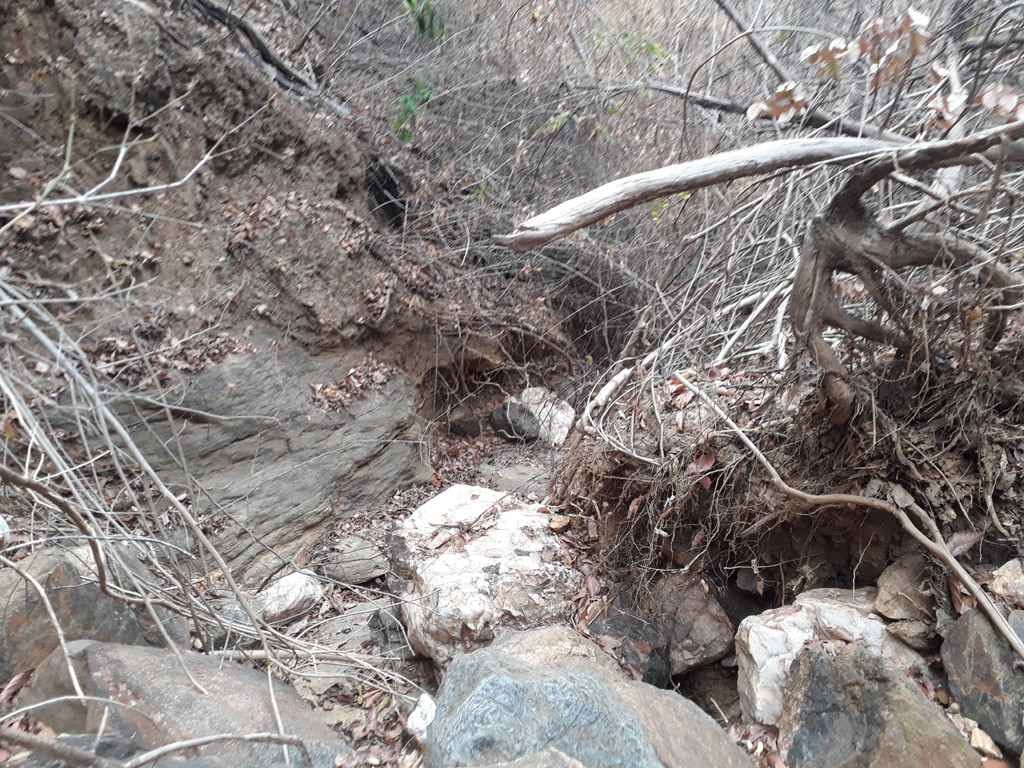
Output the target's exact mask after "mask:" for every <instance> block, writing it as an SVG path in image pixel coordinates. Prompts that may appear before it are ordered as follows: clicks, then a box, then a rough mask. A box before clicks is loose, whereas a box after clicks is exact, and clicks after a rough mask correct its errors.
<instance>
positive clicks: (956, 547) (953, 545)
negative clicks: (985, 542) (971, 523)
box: [946, 531, 985, 557]
mask: <svg viewBox="0 0 1024 768" xmlns="http://www.w3.org/2000/svg"><path fill="white" fill-rule="evenodd" d="M983 538H985V534H984V533H983V532H981V531H957V532H956V533H954V534H953V535H952V536H950V537H949V540H948V541H947V542H946V549H948V550H949V554H951V555H952V556H953V557H959V556H960V555H962V554H964V553H965V552H969V551H970V550H971V548H972V547H973V546H974V545H975V544H977V543H978V542H979V541H981V540H982V539H983Z"/></svg>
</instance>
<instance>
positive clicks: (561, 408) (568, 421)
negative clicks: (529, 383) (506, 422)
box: [519, 387, 576, 446]
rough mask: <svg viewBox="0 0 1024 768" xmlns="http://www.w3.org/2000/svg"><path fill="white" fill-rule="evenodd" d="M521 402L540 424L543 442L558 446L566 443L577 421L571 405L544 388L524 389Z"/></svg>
mask: <svg viewBox="0 0 1024 768" xmlns="http://www.w3.org/2000/svg"><path fill="white" fill-rule="evenodd" d="M519 401H520V402H521V403H522V404H523V405H525V406H526V407H527V408H528V409H529V410H530V413H532V414H533V415H534V416H536V417H537V421H539V422H540V439H541V440H543V441H544V442H546V443H550V444H551V445H556V446H557V445H561V444H562V443H564V442H565V438H566V437H568V436H569V430H570V429H572V424H573V421H575V420H576V412H575V411H574V410H573V409H572V406H571V405H569V404H568V403H567V402H565V400H562V399H561V398H560V397H558V396H557V395H555V394H553V393H551V392H549V391H548V390H546V389H544V387H530V388H529V389H524V390H523V393H522V394H521V395H519Z"/></svg>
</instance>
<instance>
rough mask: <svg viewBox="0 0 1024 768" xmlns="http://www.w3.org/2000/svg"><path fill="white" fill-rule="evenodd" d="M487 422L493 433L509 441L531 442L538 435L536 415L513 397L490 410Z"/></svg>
mask: <svg viewBox="0 0 1024 768" xmlns="http://www.w3.org/2000/svg"><path fill="white" fill-rule="evenodd" d="M487 423H488V424H489V425H490V426H491V429H493V430H494V434H496V435H497V436H498V437H500V438H502V439H503V440H508V441H509V442H511V443H532V442H533V441H534V440H537V439H538V438H539V437H540V422H539V421H538V420H537V417H536V416H534V415H533V412H532V411H531V410H530V409H529V408H527V407H526V406H525V405H523V404H522V403H521V402H519V400H517V399H516V398H514V397H510V398H509V399H508V400H506V401H505V402H504V403H502V404H501V405H500V406H498V407H497V408H495V409H494V410H493V411H491V413H490V415H488V417H487Z"/></svg>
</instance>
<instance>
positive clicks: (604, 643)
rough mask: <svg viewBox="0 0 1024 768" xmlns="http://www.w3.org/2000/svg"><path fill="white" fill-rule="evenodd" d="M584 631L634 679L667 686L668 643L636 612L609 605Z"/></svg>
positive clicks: (652, 625) (656, 628)
mask: <svg viewBox="0 0 1024 768" xmlns="http://www.w3.org/2000/svg"><path fill="white" fill-rule="evenodd" d="M587 629H588V631H589V632H590V634H591V636H592V637H593V638H594V639H595V640H596V641H597V642H598V644H599V645H600V646H601V647H602V648H604V649H605V650H606V651H608V653H610V654H612V655H613V656H614V657H615V658H616V659H617V660H618V662H619V664H621V665H622V666H623V667H624V668H625V669H628V670H629V671H630V673H631V674H632V675H633V677H634V679H640V680H643V681H644V682H645V683H649V684H650V685H653V686H657V687H658V688H664V687H666V686H667V685H668V684H669V682H671V680H670V678H671V674H670V671H671V670H670V662H669V648H668V641H667V640H666V639H665V635H664V634H663V633H662V632H661V631H660V630H659V628H658V627H657V626H656V625H654V624H652V623H651V622H650V621H648V620H646V619H643V618H641V617H640V616H639V615H638V614H637V613H636V612H634V611H631V610H629V609H623V608H622V607H620V606H617V605H616V604H614V603H612V604H610V605H609V606H608V607H607V608H606V610H605V612H604V614H603V615H602V616H601V617H600V618H599V619H598V620H597V621H594V622H593V623H591V624H590V625H589V626H588V628H587ZM731 639H732V638H731V637H730V640H731Z"/></svg>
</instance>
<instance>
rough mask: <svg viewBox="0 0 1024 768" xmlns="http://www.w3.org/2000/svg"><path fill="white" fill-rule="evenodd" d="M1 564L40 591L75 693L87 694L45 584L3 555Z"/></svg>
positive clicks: (0, 559)
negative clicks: (79, 680)
mask: <svg viewBox="0 0 1024 768" xmlns="http://www.w3.org/2000/svg"><path fill="white" fill-rule="evenodd" d="M0 565H3V566H4V567H6V568H10V569H11V570H12V571H14V572H15V573H16V574H18V575H19V576H21V578H23V579H24V580H25V581H27V582H28V583H29V584H31V585H32V588H33V589H35V591H36V592H38V593H39V599H40V600H42V601H43V607H44V608H46V614H47V616H49V617H50V623H51V624H53V631H54V633H55V634H56V635H57V642H58V643H60V649H61V652H62V653H63V654H64V663H65V664H66V665H67V668H68V677H70V678H71V685H72V686H73V687H74V689H75V693H77V694H78V695H79V696H85V691H83V690H82V686H81V684H80V683H79V682H78V675H76V674H75V668H74V665H72V663H71V653H70V651H68V643H67V640H65V639H64V630H63V629H61V626H60V621H59V620H58V619H57V612H56V611H54V610H53V604H52V603H50V598H49V597H47V595H46V590H45V589H43V585H42V584H40V583H39V582H38V581H36V579H34V578H33V577H32V574H30V573H29V572H28V571H26V570H25V569H24V568H22V567H21V566H19V565H18V564H17V563H14V562H12V561H10V560H8V559H7V558H6V557H4V556H3V555H0Z"/></svg>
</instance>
